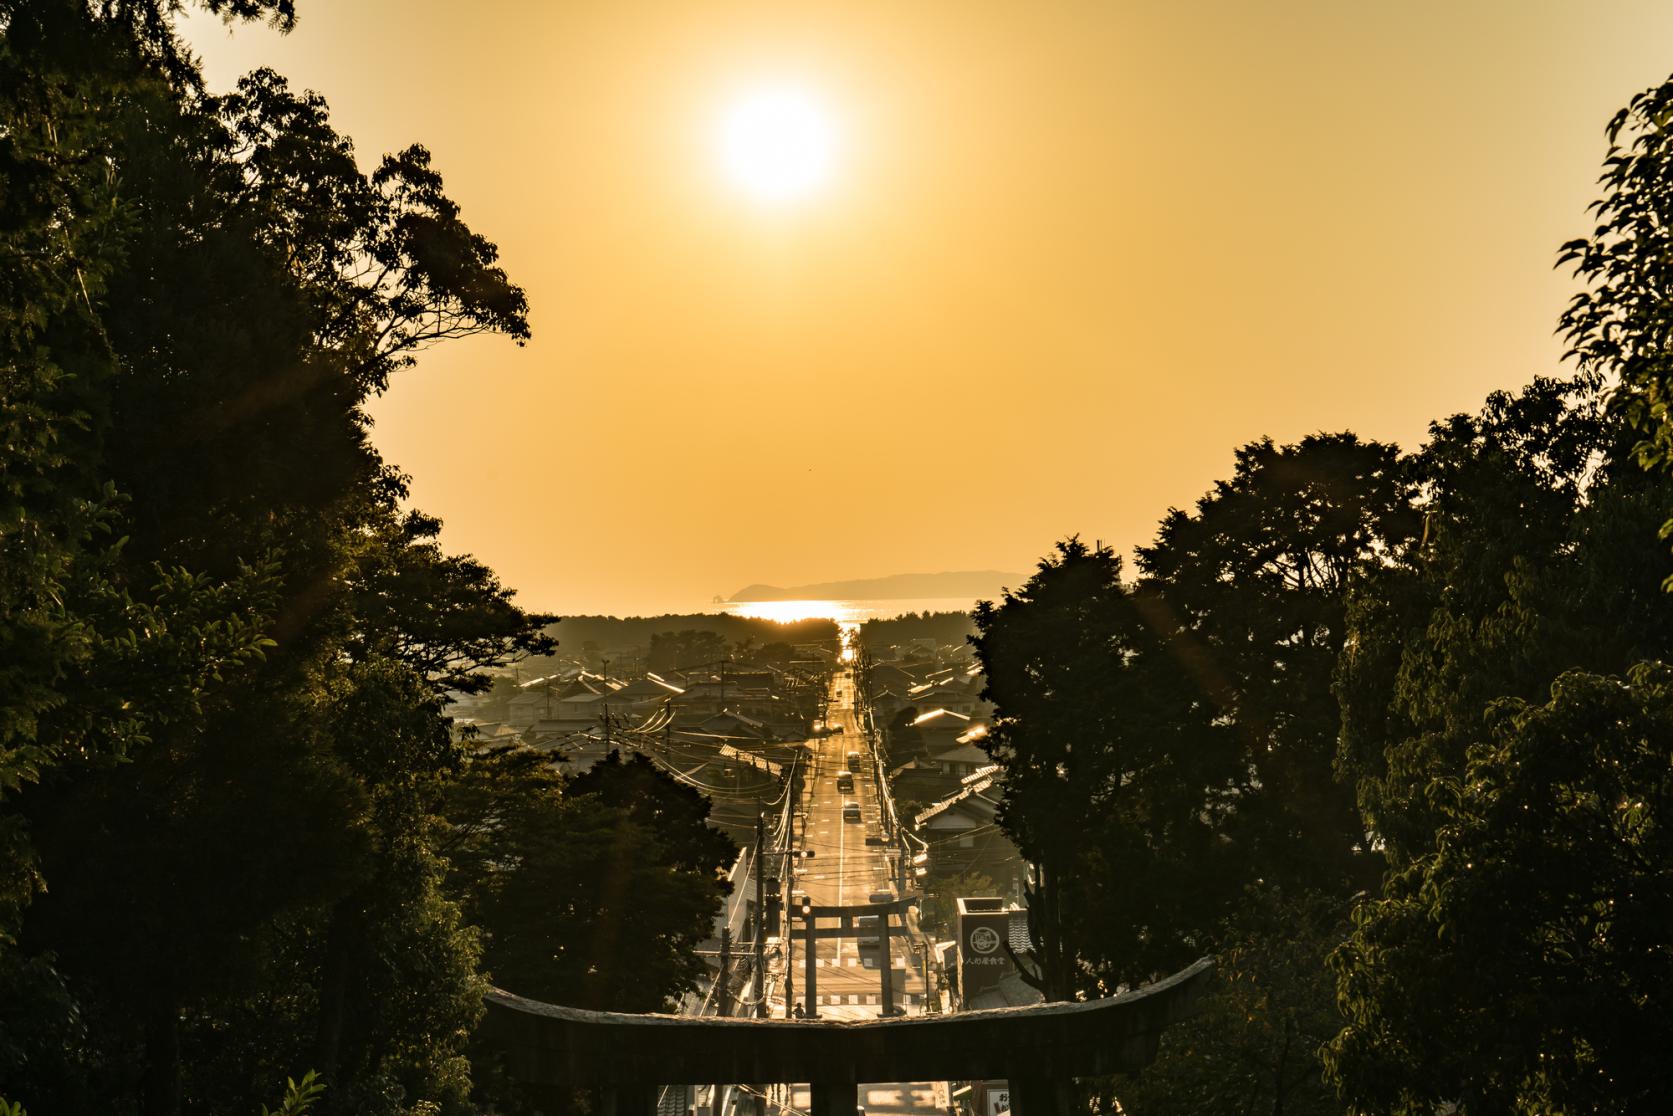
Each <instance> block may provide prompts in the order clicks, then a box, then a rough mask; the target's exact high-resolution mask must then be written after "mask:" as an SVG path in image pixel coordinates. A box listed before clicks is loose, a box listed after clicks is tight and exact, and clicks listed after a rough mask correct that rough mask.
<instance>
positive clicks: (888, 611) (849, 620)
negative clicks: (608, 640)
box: [697, 597, 976, 628]
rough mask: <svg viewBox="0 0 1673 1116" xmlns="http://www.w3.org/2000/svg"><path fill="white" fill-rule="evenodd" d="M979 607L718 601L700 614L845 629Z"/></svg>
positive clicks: (927, 602)
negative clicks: (815, 622) (827, 623)
mask: <svg viewBox="0 0 1673 1116" xmlns="http://www.w3.org/2000/svg"><path fill="white" fill-rule="evenodd" d="M975 607H976V602H975V600H973V599H968V598H965V597H920V598H903V599H899V600H876V601H865V600H806V601H717V602H713V603H711V604H709V605H708V606H706V607H704V608H701V609H699V610H697V611H700V612H726V613H730V614H732V615H733V616H749V617H753V618H756V619H760V620H782V621H792V620H812V619H822V618H829V619H832V620H835V621H836V622H837V623H838V624H840V625H842V626H843V627H844V628H847V627H852V626H857V625H860V624H863V623H865V622H866V621H867V620H888V619H891V618H893V617H896V616H905V615H907V614H908V613H917V612H969V611H970V610H971V609H973V608H975Z"/></svg>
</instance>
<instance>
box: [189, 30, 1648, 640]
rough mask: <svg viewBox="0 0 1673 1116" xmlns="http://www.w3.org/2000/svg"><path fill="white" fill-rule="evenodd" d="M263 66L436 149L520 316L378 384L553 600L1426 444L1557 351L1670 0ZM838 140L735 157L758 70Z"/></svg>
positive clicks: (428, 49)
mask: <svg viewBox="0 0 1673 1116" xmlns="http://www.w3.org/2000/svg"><path fill="white" fill-rule="evenodd" d="M298 6H299V8H300V10H301V11H300V19H299V23H298V26H297V29H296V30H295V31H294V32H293V33H292V34H291V35H289V36H288V37H280V36H278V35H276V34H274V33H272V32H270V31H268V30H266V29H263V28H259V27H257V28H251V27H240V28H238V29H236V30H235V31H234V32H233V33H232V35H231V37H230V38H229V37H228V35H227V32H226V31H225V30H224V29H223V28H222V27H221V25H220V24H219V23H217V22H216V21H214V20H213V19H207V18H196V19H193V20H191V21H190V22H189V23H188V24H187V25H186V26H187V29H188V36H189V38H190V40H191V42H192V43H193V44H194V45H195V46H196V48H197V49H198V50H199V51H201V53H202V54H203V56H204V61H205V65H206V68H207V70H208V74H209V79H210V82H211V85H212V86H213V87H215V88H217V89H219V88H225V87H227V86H228V85H230V84H231V82H232V81H233V80H235V78H236V77H237V75H238V74H239V73H242V72H243V71H245V70H248V69H250V68H252V67H254V66H257V65H271V66H273V67H274V68H276V69H277V70H279V71H280V72H281V73H284V74H285V75H287V76H288V77H290V78H291V80H292V81H293V82H294V83H295V84H297V85H300V86H305V87H308V88H312V89H316V90H318V91H319V92H321V93H323V94H324V95H325V96H326V98H327V99H328V100H329V101H330V104H331V106H332V110H333V119H334V121H335V123H336V125H337V126H338V128H339V129H340V130H342V131H344V132H346V133H348V134H349V135H351V136H353V137H354V138H355V141H356V144H357V149H358V150H359V151H360V152H361V154H362V156H363V159H364V160H366V161H367V162H368V163H370V162H371V161H373V160H375V159H376V158H377V157H378V156H379V155H381V154H382V153H383V152H385V151H388V150H392V149H395V148H398V147H400V146H403V145H405V144H407V143H409V142H413V141H419V142H422V143H424V144H426V145H427V146H428V147H430V149H431V150H432V151H433V152H434V153H435V156H436V164H437V166H438V168H439V169H440V170H441V171H442V173H443V174H444V175H445V176H446V178H447V182H448V187H449V190H450V192H451V193H452V195H453V196H454V197H455V198H456V199H457V200H458V201H460V203H461V204H462V205H463V207H464V213H465V217H466V219H467V220H468V221H470V222H471V224H472V225H473V226H474V227H475V228H476V229H477V230H478V231H480V232H482V233H483V234H484V235H486V236H487V237H488V238H489V239H491V240H494V241H496V242H497V243H498V244H499V245H500V247H501V250H502V253H503V262H504V263H505V265H506V267H507V269H508V270H509V271H510V273H511V275H512V276H513V278H514V279H516V280H517V281H519V282H521V283H522V284H523V285H524V286H525V287H526V288H527V290H528V293H529V297H530V301H531V303H532V307H533V315H532V320H533V326H534V331H535V338H534V341H533V342H532V343H531V344H529V345H528V346H527V347H526V348H523V349H518V348H516V347H514V346H513V345H511V344H510V343H509V342H501V341H498V340H493V339H478V340H475V341H471V342H467V343H463V344H458V345H454V346H449V347H447V348H444V349H438V350H435V351H434V352H432V353H430V354H427V355H426V356H425V357H424V358H423V359H422V361H421V363H420V366H419V367H418V368H417V369H414V370H412V371H410V372H408V373H406V374H404V375H403V376H401V377H400V378H398V379H397V381H396V382H395V384H394V386H393V387H392V388H391V390H390V392H389V393H388V395H387V396H385V397H384V398H383V399H382V400H380V401H379V402H378V403H377V405H376V407H375V408H374V414H375V415H376V418H377V430H376V439H377V442H378V445H379V446H380V448H381V449H382V450H383V452H384V454H385V455H386V457H388V458H389V459H390V460H391V461H393V462H396V463H398V464H399V465H400V466H401V467H402V468H404V469H405V470H407V471H408V472H410V473H411V474H412V475H413V477H414V483H413V492H414V496H415V501H416V503H417V504H418V505H419V506H421V507H423V508H425V509H426V510H428V511H431V512H434V513H436V514H438V515H440V516H442V517H443V518H444V519H445V521H446V524H447V526H446V531H445V534H444V541H445V542H446V543H447V544H448V545H449V546H450V547H452V548H453V549H455V550H463V551H469V552H472V553H474V554H476V555H477V556H478V557H480V558H482V559H483V560H485V561H487V562H489V563H490V564H491V565H493V566H494V567H495V568H496V569H498V570H499V572H500V573H501V575H502V576H503V577H504V578H505V580H506V581H507V582H508V583H509V584H511V585H513V586H516V587H517V588H519V589H520V590H521V591H522V600H523V601H524V603H526V604H527V605H529V606H531V607H536V608H546V609H553V610H559V611H570V612H581V611H588V612H591V611H609V612H617V613H631V612H643V611H661V610H664V609H667V608H674V607H682V606H693V605H697V604H701V603H702V602H704V601H707V600H708V598H709V597H710V596H711V595H713V594H715V593H729V592H731V591H733V590H735V589H737V588H739V587H741V586H743V585H745V584H747V583H750V582H756V581H764V582H772V583H777V584H781V585H784V584H796V583H802V582H812V581H823V580H832V579H838V578H846V577H865V576H873V575H882V574H888V573H894V572H908V571H929V570H942V569H988V568H993V569H1005V570H1018V571H1023V570H1026V569H1028V568H1029V567H1030V565H1031V564H1032V562H1033V561H1034V559H1035V558H1036V557H1037V556H1038V555H1040V554H1041V553H1043V552H1044V551H1045V550H1046V549H1047V548H1049V546H1050V545H1051V543H1052V541H1053V540H1054V539H1055V538H1058V537H1061V536H1063V535H1065V534H1068V533H1071V532H1079V533H1081V534H1084V535H1086V536H1088V537H1098V538H1102V539H1103V540H1105V541H1107V542H1113V543H1115V544H1117V545H1118V546H1120V547H1130V546H1132V545H1134V544H1136V543H1140V542H1144V541H1147V540H1148V539H1149V538H1150V537H1151V534H1152V532H1153V530H1154V527H1155V525H1156V522H1157V520H1158V519H1160V518H1161V516H1162V515H1163V513H1164V512H1165V511H1166V510H1167V509H1168V507H1169V506H1172V505H1180V506H1183V505H1186V504H1188V503H1189V502H1191V501H1192V500H1194V499H1195V498H1196V497H1197V496H1198V495H1200V494H1201V493H1202V492H1203V491H1204V490H1205V489H1206V488H1207V487H1208V486H1209V485H1210V484H1211V483H1212V482H1213V481H1214V480H1215V479H1217V478H1219V477H1222V476H1224V475H1225V474H1226V473H1227V472H1228V471H1229V469H1230V465H1231V460H1232V450H1233V448H1234V447H1235V446H1236V445H1238V444H1240V443H1242V442H1244V441H1247V440H1250V439H1253V438H1257V437H1260V436H1261V435H1271V436H1272V437H1274V438H1276V439H1279V440H1292V439H1296V438H1299V437H1302V436H1304V435H1306V434H1308V433H1310V432H1314V431H1319V430H1339V429H1344V428H1349V429H1353V430H1356V431H1358V432H1359V433H1361V434H1362V435H1366V436H1371V437H1377V438H1386V439H1394V440H1397V441H1399V442H1401V443H1402V444H1406V445H1412V444H1415V443H1416V442H1418V441H1419V440H1420V439H1421V437H1422V435H1423V432H1424V429H1425V427H1426V424H1427V423H1428V421H1429V420H1430V419H1432V418H1435V417H1437V416H1440V415H1442V414H1445V413H1450V412H1452V411H1457V410H1463V409H1473V408H1474V407H1475V406H1476V405H1477V404H1478V403H1479V401H1480V400H1481V398H1482V396H1483V395H1484V394H1485V393H1486V392H1487V391H1489V390H1492V389H1494V388H1498V387H1512V386H1516V385H1519V384H1521V383H1523V382H1525V381H1526V379H1527V378H1528V377H1530V376H1532V375H1534V374H1537V373H1541V372H1548V371H1551V370H1552V369H1553V367H1554V365H1555V362H1556V360H1557V357H1558V355H1559V351H1560V350H1559V345H1558V343H1557V341H1556V339H1555V338H1554V337H1553V334H1552V329H1553V326H1554V324H1555V321H1556V317H1557V313H1558V310H1559V308H1560V306H1561V304H1562V303H1563V302H1564V301H1565V299H1566V298H1567V296H1568V294H1569V293H1570V292H1571V290H1572V283H1571V281H1570V280H1569V279H1568V278H1567V277H1566V276H1564V275H1563V274H1561V273H1558V272H1555V271H1553V269H1552V263H1553V261H1554V259H1555V255H1556V248H1557V245H1558V244H1559V243H1560V242H1561V241H1563V240H1565V239H1567V238H1569V237H1572V236H1575V235H1580V234H1582V233H1584V232H1585V231H1586V229H1587V223H1586V220H1585V213H1584V208H1585V206H1586V204H1587V203H1588V202H1589V201H1590V200H1591V199H1592V198H1593V197H1594V194H1595V191H1594V185H1593V183H1594V181H1595V179H1596V176H1597V171H1598V167H1599V164H1600V161H1601V159H1602V156H1603V153H1604V144H1603V138H1602V132H1603V126H1604V124H1605V122H1606V121H1607V120H1608V118H1609V116H1610V115H1611V114H1612V113H1613V112H1614V111H1615V110H1616V109H1617V108H1619V107H1620V106H1621V105H1622V104H1624V103H1625V102H1626V100H1627V99H1628V98H1629V97H1631V95H1632V94H1633V93H1635V92H1637V91H1639V90H1640V89H1642V88H1645V87H1647V86H1650V85H1653V84H1656V83H1658V82H1660V81H1661V80H1662V79H1663V78H1665V77H1666V76H1667V75H1668V73H1669V72H1670V71H1673V6H1670V5H1667V4H1665V3H1650V2H1642V3H1626V2H1603V0H1587V2H1584V3H1582V2H1579V0H1573V2H1562V3H1558V2H1539V0H1533V2H1529V0H1495V2H1485V0H1481V2H1471V0H1445V2H1401V3H1371V2H1369V0H1317V2H1311V3H1302V2H1272V3H1249V2H1248V0H1221V2H1214V3H1210V2H1202V3H1182V2H1178V0H1166V2H1155V3H1134V2H1118V0H1106V2H1102V3H1051V2H1044V0H1011V2H1008V3H994V2H983V0H943V2H937V0H889V2H885V3H862V2H857V0H843V2H840V3H817V4H816V3H787V2H785V0H774V2H760V3H754V2H748V3H746V2H719V0H715V2H703V3H696V2H691V3H675V2H672V0H639V2H634V0H567V2H564V0H552V2H543V3H534V2H526V3H513V2H510V0H472V2H471V3H464V4H462V3H458V2H457V0H452V2H447V3H443V2H440V0H354V2H346V0H337V2H334V3H326V2H324V0H300V3H299V5H298ZM761 88H794V89H796V90H798V91H799V93H798V95H799V96H801V97H802V98H803V99H804V100H805V101H806V102H809V103H813V104H815V105H817V106H821V108H820V111H822V112H824V113H825V114H826V115H827V118H828V122H829V127H830V130H831V133H832V134H833V136H834V140H833V141H832V144H831V156H830V177H829V180H828V181H826V182H825V183H824V185H823V188H822V189H820V190H816V191H815V192H813V193H812V194H810V195H808V196H806V197H803V198H801V199H800V200H799V201H797V202H792V203H785V204H777V205H768V204H763V203H762V202H761V201H759V200H758V199H756V198H754V197H752V196H751V195H750V194H749V193H748V192H747V191H745V190H742V189H740V188H739V187H738V185H737V184H736V183H734V182H732V181H731V180H730V179H729V178H728V177H727V175H726V174H725V172H724V166H723V160H722V157H721V153H720V152H719V150H718V146H719V145H718V142H717V139H716V136H717V132H718V131H719V130H720V129H721V127H722V121H723V120H724V119H725V118H726V114H727V113H728V112H729V111H730V110H731V109H732V108H733V107H734V106H735V105H736V104H737V103H738V99H739V98H740V97H745V96H747V95H749V93H750V91H752V90H757V89H761Z"/></svg>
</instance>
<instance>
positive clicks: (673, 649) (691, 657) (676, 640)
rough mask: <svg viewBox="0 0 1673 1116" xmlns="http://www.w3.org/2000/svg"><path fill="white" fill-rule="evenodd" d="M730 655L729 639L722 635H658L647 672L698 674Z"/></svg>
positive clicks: (692, 632)
mask: <svg viewBox="0 0 1673 1116" xmlns="http://www.w3.org/2000/svg"><path fill="white" fill-rule="evenodd" d="M727 652H728V645H727V642H726V639H725V637H723V636H722V635H721V634H720V633H718V632H704V631H698V630H696V629H692V628H687V629H685V630H683V631H678V632H656V633H655V634H653V635H652V636H651V644H650V650H649V651H648V652H647V654H646V657H645V668H646V669H647V670H652V671H658V672H664V673H665V672H668V671H674V670H697V669H701V668H703V667H711V666H715V665H717V664H719V662H720V661H721V660H722V659H723V658H725V657H726V655H727Z"/></svg>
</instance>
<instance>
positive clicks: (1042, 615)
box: [974, 539, 1237, 999]
mask: <svg viewBox="0 0 1673 1116" xmlns="http://www.w3.org/2000/svg"><path fill="white" fill-rule="evenodd" d="M1147 604H1148V601H1147V599H1146V598H1144V597H1143V596H1141V595H1139V594H1136V593H1134V592H1133V591H1132V590H1129V589H1128V588H1126V587H1125V586H1124V585H1123V584H1122V582H1121V562H1120V559H1119V558H1117V557H1116V556H1115V554H1114V553H1113V552H1112V551H1110V550H1109V549H1108V548H1104V547H1098V548H1092V547H1088V546H1086V545H1085V544H1084V543H1082V542H1080V541H1079V540H1078V539H1069V540H1067V541H1065V542H1060V543H1058V544H1057V549H1056V552H1055V553H1054V554H1052V555H1050V556H1048V557H1047V558H1045V559H1043V560H1042V561H1041V562H1040V564H1039V568H1038V570H1037V572H1036V573H1035V574H1034V576H1033V577H1032V578H1030V579H1029V580H1028V582H1027V583H1026V584H1024V585H1023V586H1022V587H1021V588H1020V589H1017V590H1015V591H1012V592H1007V593H1006V594H1005V597H1004V599H1003V600H1002V601H1001V602H1000V603H999V604H997V605H995V604H993V603H992V602H987V601H984V602H982V603H981V604H980V605H978V606H977V609H976V617H975V618H976V627H977V630H978V632H979V635H978V636H977V637H976V638H975V640H974V643H975V647H976V654H977V657H978V659H979V660H980V662H981V664H982V667H983V669H984V670H985V672H986V677H987V689H986V690H985V696H986V697H987V698H988V699H989V700H991V701H992V702H993V703H994V708H995V714H994V718H993V723H992V726H991V729H990V731H989V733H988V735H987V736H986V738H985V739H984V741H983V747H984V748H985V749H986V750H987V752H988V754H989V755H990V756H992V758H993V760H994V762H995V763H997V764H999V765H1000V767H1001V768H1002V771H1003V785H1004V798H1003V799H1002V802H1001V807H1000V814H999V822H1000V824H1001V826H1003V827H1004V829H1005V832H1006V833H1007V834H1008V835H1009V836H1010V837H1011V838H1012V840H1013V841H1014V842H1015V843H1016V845H1017V848H1018V849H1019V850H1020V851H1021V852H1022V854H1023V856H1024V857H1026V858H1027V859H1028V860H1029V861H1031V862H1032V863H1033V864H1034V865H1035V868H1036V872H1035V880H1034V883H1033V884H1032V885H1031V888H1030V893H1029V923H1030V931H1031V935H1032V936H1033V938H1034V942H1035V956H1036V958H1037V959H1038V964H1039V968H1038V971H1036V972H1034V973H1031V974H1029V978H1030V979H1031V981H1032V982H1034V983H1036V986H1037V987H1040V988H1041V990H1042V991H1043V992H1044V993H1045V994H1046V995H1047V997H1048V998H1052V999H1066V998H1070V997H1072V996H1073V995H1075V994H1076V993H1080V992H1087V993H1091V994H1099V993H1109V992H1113V991H1114V990H1115V989H1116V988H1117V987H1118V986H1119V985H1122V984H1136V983H1138V982H1140V981H1141V980H1144V979H1146V978H1148V977H1149V976H1150V975H1151V974H1153V973H1156V972H1159V971H1169V970H1171V969H1174V968H1177V967H1179V966H1180V965H1182V964H1183V963H1186V962H1189V961H1190V960H1193V959H1194V958H1195V957H1196V956H1199V955H1200V954H1201V953H1202V952H1204V951H1205V950H1206V949H1207V948H1208V943H1209V931H1210V930H1211V929H1212V927H1214V926H1215V924H1216V923H1217V921H1218V919H1219V918H1220V917H1221V915H1222V914H1223V913H1224V908H1225V904H1226V903H1227V902H1229V901H1230V899H1231V898H1232V896H1233V895H1234V894H1235V892H1236V888H1237V884H1236V882H1235V876H1234V875H1232V874H1231V871H1230V869H1231V866H1230V865H1229V864H1228V862H1227V860H1226V857H1225V856H1224V851H1225V850H1224V845H1223V842H1222V841H1221V840H1220V838H1219V829H1220V825H1221V824H1222V821H1223V816H1224V813H1225V810H1226V807H1227V803H1228V801H1229V791H1230V789H1231V787H1232V784H1233V781H1234V778H1235V775H1236V772H1235V767H1234V763H1233V761H1234V758H1235V753H1234V751H1233V747H1232V740H1231V737H1230V734H1229V733H1226V732H1224V731H1223V730H1221V729H1220V728H1219V727H1217V726H1215V725H1214V724H1213V723H1212V716H1213V714H1212V711H1211V708H1210V707H1209V705H1208V703H1206V702H1205V701H1203V700H1202V698H1201V695H1200V694H1198V693H1197V691H1196V690H1195V687H1194V686H1193V685H1192V684H1191V683H1190V681H1189V680H1188V679H1187V678H1185V677H1184V676H1183V675H1182V674H1181V673H1180V672H1179V671H1177V670H1175V669H1173V667H1172V665H1171V664H1172V662H1173V661H1174V660H1173V655H1174V654H1175V652H1176V650H1177V648H1176V647H1175V645H1174V644H1173V643H1172V642H1171V641H1170V640H1169V639H1168V637H1167V636H1166V635H1158V633H1157V632H1156V630H1155V629H1153V627H1152V626H1151V625H1150V624H1148V623H1147V622H1146V619H1145V617H1146V607H1147Z"/></svg>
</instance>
